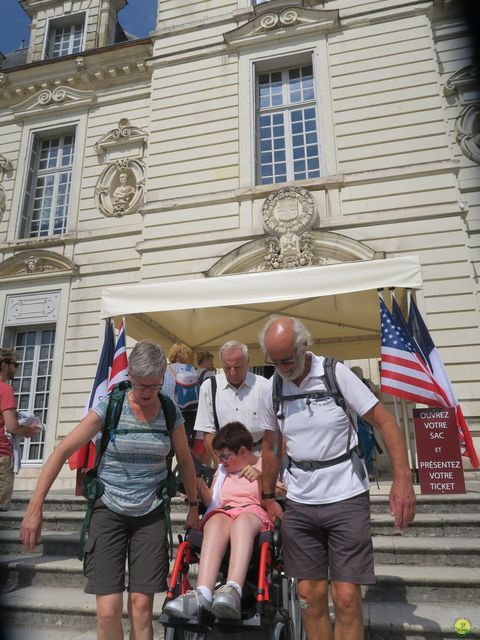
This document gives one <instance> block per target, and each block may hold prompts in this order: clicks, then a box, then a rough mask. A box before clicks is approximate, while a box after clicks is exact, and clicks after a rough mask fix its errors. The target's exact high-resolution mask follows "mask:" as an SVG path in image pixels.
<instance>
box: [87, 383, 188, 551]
mask: <svg viewBox="0 0 480 640" xmlns="http://www.w3.org/2000/svg"><path fill="white" fill-rule="evenodd" d="M130 388H131V384H130V382H120V384H118V385H115V387H113V389H112V391H111V392H110V397H109V399H108V406H107V412H106V414H105V423H104V426H103V429H102V435H101V438H99V440H98V441H97V454H96V457H95V466H94V467H93V468H92V469H89V470H88V471H87V472H86V473H85V475H84V478H83V487H82V495H83V497H84V498H86V499H87V500H88V506H87V511H86V513H85V518H84V520H83V524H82V530H81V533H80V549H79V556H78V557H79V559H80V560H83V554H84V549H85V538H86V535H87V532H88V529H89V527H90V520H91V518H92V513H93V507H94V504H95V501H96V500H98V498H101V497H102V495H103V493H104V491H105V487H104V485H103V482H102V481H101V480H100V478H98V473H97V472H98V466H99V464H100V461H101V459H102V456H103V454H104V453H105V450H106V448H107V446H108V443H109V441H110V440H112V441H113V440H114V439H115V434H117V433H127V432H128V431H129V429H118V423H119V421H120V416H121V414H122V407H123V402H124V400H125V394H126V392H127V391H128V390H129V389H130ZM158 399H159V400H160V405H161V407H162V411H163V415H164V416H165V424H166V427H167V432H168V435H169V436H170V437H171V434H172V431H173V429H174V427H175V420H176V409H175V404H174V403H173V401H172V399H171V398H169V397H168V396H166V395H165V394H163V393H161V391H159V392H158ZM146 431H147V432H151V431H155V429H147V430H146ZM136 432H137V433H139V432H140V430H138V429H137V430H136ZM173 456H174V451H173V448H172V447H170V451H169V452H168V454H167V477H166V478H165V480H163V481H162V482H161V483H160V484H159V485H158V487H157V491H156V493H157V497H158V498H159V499H161V500H162V504H163V507H164V510H165V520H166V523H167V530H168V538H169V546H170V555H171V557H173V535H172V525H171V520H170V500H171V499H172V498H173V497H174V496H175V495H176V493H177V481H176V479H175V476H174V474H173V471H172V459H173Z"/></svg>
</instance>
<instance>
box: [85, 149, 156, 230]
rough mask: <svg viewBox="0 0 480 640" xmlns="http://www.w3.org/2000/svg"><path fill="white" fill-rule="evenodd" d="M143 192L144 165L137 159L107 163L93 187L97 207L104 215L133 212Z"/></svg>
mask: <svg viewBox="0 0 480 640" xmlns="http://www.w3.org/2000/svg"><path fill="white" fill-rule="evenodd" d="M144 194H145V165H144V164H143V162H142V161H141V160H138V159H133V160H131V159H122V160H117V161H116V162H111V163H110V164H108V165H107V166H106V167H105V169H104V170H103V172H102V174H101V175H100V177H99V179H98V182H97V186H96V188H95V200H96V203H97V207H98V209H99V210H100V212H101V213H103V215H105V216H108V217H110V216H123V215H127V214H130V213H135V212H136V211H138V208H139V207H140V205H141V204H142V203H143V200H144Z"/></svg>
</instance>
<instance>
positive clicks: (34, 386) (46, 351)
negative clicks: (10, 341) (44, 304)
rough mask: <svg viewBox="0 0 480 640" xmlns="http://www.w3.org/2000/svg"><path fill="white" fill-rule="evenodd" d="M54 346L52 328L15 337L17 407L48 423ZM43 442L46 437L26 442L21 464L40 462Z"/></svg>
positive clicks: (27, 332) (38, 437)
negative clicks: (17, 364)
mask: <svg viewBox="0 0 480 640" xmlns="http://www.w3.org/2000/svg"><path fill="white" fill-rule="evenodd" d="M54 342H55V330H54V329H51V328H44V329H38V330H35V331H21V330H18V331H17V332H16V335H15V351H16V354H17V361H18V363H19V366H18V368H17V371H16V376H15V379H14V385H13V388H14V391H15V395H16V398H17V407H18V408H19V409H22V410H25V411H28V412H33V413H35V415H37V416H38V417H39V418H40V419H41V420H42V422H45V421H46V419H47V411H48V401H49V389H50V378H51V367H52V362H53V350H54ZM27 344H28V345H29V346H27ZM42 372H44V373H43V374H42ZM44 442H45V435H44V434H43V433H41V434H39V435H38V436H36V437H35V438H33V439H32V440H31V441H29V440H25V441H24V445H23V447H22V460H23V461H24V462H27V461H30V462H33V461H35V462H41V461H42V458H43V450H44Z"/></svg>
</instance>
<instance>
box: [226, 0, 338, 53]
mask: <svg viewBox="0 0 480 640" xmlns="http://www.w3.org/2000/svg"><path fill="white" fill-rule="evenodd" d="M339 24H340V22H339V12H338V11H336V10H328V11H324V10H322V9H305V8H303V7H302V6H299V3H298V2H295V0H294V1H293V2H291V3H285V2H281V1H280V0H273V2H271V3H270V2H268V3H266V4H261V5H258V6H256V7H255V17H254V18H252V19H251V20H249V21H248V22H246V23H245V24H243V25H242V26H241V27H238V28H237V29H233V30H232V31H228V32H227V33H224V35H223V37H224V40H225V42H226V44H227V45H228V46H229V47H232V48H238V47H242V46H249V45H252V44H257V43H261V42H268V40H269V39H271V38H274V39H278V38H287V37H292V36H299V35H301V34H303V33H312V32H318V31H320V32H327V31H333V30H334V29H338V27H339Z"/></svg>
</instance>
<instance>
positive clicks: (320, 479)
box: [260, 353, 378, 504]
mask: <svg viewBox="0 0 480 640" xmlns="http://www.w3.org/2000/svg"><path fill="white" fill-rule="evenodd" d="M310 355H311V356H312V363H311V367H310V372H309V374H308V375H307V377H306V378H305V379H304V380H303V381H302V383H301V384H300V386H299V387H297V385H296V384H294V383H293V382H291V381H289V380H284V381H283V390H282V395H296V394H301V393H306V392H309V391H324V390H325V385H324V384H323V380H322V376H323V361H324V358H323V356H316V355H315V354H313V353H312V354H310ZM335 371H336V375H337V381H338V385H339V387H340V389H341V391H342V393H343V396H344V398H345V400H346V401H347V403H348V405H349V406H350V407H351V409H352V410H353V411H354V412H356V413H358V414H359V415H364V414H365V413H366V412H367V411H369V410H370V409H371V408H372V407H374V406H375V404H376V403H377V402H378V399H377V398H376V397H375V396H374V395H373V393H372V392H371V391H370V390H369V389H368V388H367V387H366V386H365V385H364V384H363V382H362V381H361V380H359V379H358V378H357V376H356V375H355V374H354V373H352V372H351V371H350V369H348V367H346V366H345V365H344V364H342V363H341V362H338V363H337V366H336V370H335ZM272 380H273V378H271V379H270V380H269V381H268V385H267V386H266V387H265V389H264V391H263V397H262V404H261V407H260V422H261V424H262V425H263V427H264V428H265V429H268V430H271V431H275V430H277V429H280V431H281V432H282V433H283V434H284V436H285V443H286V448H287V454H288V455H289V456H290V457H291V458H292V459H293V460H321V461H324V460H331V459H333V458H337V457H338V456H341V455H342V454H344V453H345V452H346V450H347V441H348V432H349V420H348V417H347V415H346V414H345V412H344V411H343V409H341V408H340V407H339V406H338V405H336V404H335V401H334V400H333V398H325V399H322V398H320V399H313V400H311V401H310V404H307V402H306V400H305V399H304V398H303V399H299V400H292V401H288V402H284V403H283V414H284V416H285V419H284V420H278V419H277V416H276V415H275V413H274V411H273V406H272ZM356 444H357V435H356V432H355V431H354V432H353V433H352V435H351V441H350V448H352V447H354V446H356ZM283 480H284V482H285V484H286V485H287V497H288V498H289V499H291V500H293V501H295V502H302V503H304V504H323V503H325V504H326V503H330V502H338V501H340V500H345V499H347V498H351V497H353V496H355V495H358V494H360V493H363V492H364V491H367V489H368V480H367V479H365V480H363V481H362V480H360V478H359V477H358V476H357V475H356V474H355V473H354V471H353V467H352V464H351V462H350V460H346V461H344V462H341V463H339V464H336V465H333V466H331V467H326V468H324V469H316V470H314V471H302V470H301V469H299V468H297V467H294V466H293V465H292V467H291V468H290V471H286V472H285V474H284V478H283Z"/></svg>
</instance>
